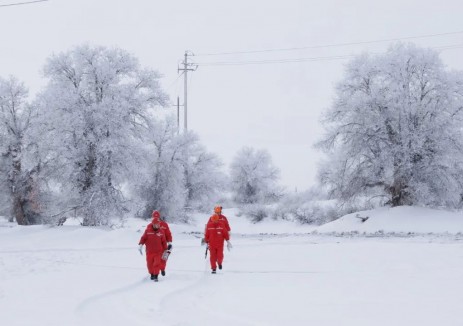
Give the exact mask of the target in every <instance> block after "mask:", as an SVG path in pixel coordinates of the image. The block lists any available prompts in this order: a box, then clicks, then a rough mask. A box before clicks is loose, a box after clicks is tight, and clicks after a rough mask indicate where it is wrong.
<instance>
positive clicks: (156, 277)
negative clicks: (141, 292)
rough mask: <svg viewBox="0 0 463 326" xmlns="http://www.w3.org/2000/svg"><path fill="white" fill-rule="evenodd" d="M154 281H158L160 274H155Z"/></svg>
mask: <svg viewBox="0 0 463 326" xmlns="http://www.w3.org/2000/svg"><path fill="white" fill-rule="evenodd" d="M153 281H155V282H158V274H156V275H154V278H153Z"/></svg>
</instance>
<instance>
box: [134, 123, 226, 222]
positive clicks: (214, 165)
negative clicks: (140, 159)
mask: <svg viewBox="0 0 463 326" xmlns="http://www.w3.org/2000/svg"><path fill="white" fill-rule="evenodd" d="M149 140H150V147H148V148H147V149H146V150H147V154H146V160H145V163H146V165H145V172H143V175H145V177H144V178H143V179H142V182H141V183H140V184H139V186H138V187H137V191H136V193H137V195H138V196H139V197H140V198H142V202H143V203H142V205H143V207H144V209H143V210H142V211H141V217H144V218H149V217H151V212H152V211H153V210H155V209H156V210H159V211H160V212H161V214H162V216H163V217H164V218H165V219H167V220H168V221H175V220H182V221H187V220H188V217H187V214H186V211H187V210H188V209H198V208H199V209H201V208H204V207H205V206H206V205H209V206H210V205H211V202H214V200H216V199H217V196H218V190H220V189H223V184H224V182H223V180H224V176H223V174H222V173H221V172H220V166H221V163H220V161H219V160H218V159H217V157H216V156H214V155H212V154H210V153H207V152H206V151H205V149H204V148H203V146H202V145H201V144H200V143H199V140H198V137H197V136H196V135H195V134H194V133H192V132H186V133H181V134H178V130H177V126H176V123H175V121H174V120H173V119H171V118H167V119H164V120H159V121H157V122H155V123H153V125H152V126H151V128H150V132H149ZM209 208H210V207H209Z"/></svg>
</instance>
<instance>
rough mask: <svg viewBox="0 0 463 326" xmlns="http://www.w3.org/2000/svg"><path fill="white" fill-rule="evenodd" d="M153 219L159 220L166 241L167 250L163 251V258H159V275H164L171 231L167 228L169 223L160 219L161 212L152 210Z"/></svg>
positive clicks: (170, 245)
mask: <svg viewBox="0 0 463 326" xmlns="http://www.w3.org/2000/svg"><path fill="white" fill-rule="evenodd" d="M152 217H153V219H155V218H157V219H159V220H160V222H161V225H160V229H161V230H162V231H163V232H164V235H165V236H166V241H167V252H164V254H163V259H162V260H161V275H162V276H165V275H166V265H167V258H169V255H170V251H171V250H172V233H171V232H170V229H169V224H167V222H166V221H164V220H163V219H161V214H160V213H159V212H158V211H153V214H152Z"/></svg>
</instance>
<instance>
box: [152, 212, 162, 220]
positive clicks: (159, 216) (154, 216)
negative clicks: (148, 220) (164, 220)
mask: <svg viewBox="0 0 463 326" xmlns="http://www.w3.org/2000/svg"><path fill="white" fill-rule="evenodd" d="M151 217H152V218H158V219H159V218H161V214H160V213H159V212H158V211H153V214H151Z"/></svg>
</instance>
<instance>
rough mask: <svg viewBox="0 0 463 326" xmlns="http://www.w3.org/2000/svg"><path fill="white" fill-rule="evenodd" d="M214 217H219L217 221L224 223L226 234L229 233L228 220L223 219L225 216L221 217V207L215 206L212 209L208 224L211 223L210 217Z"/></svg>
mask: <svg viewBox="0 0 463 326" xmlns="http://www.w3.org/2000/svg"><path fill="white" fill-rule="evenodd" d="M216 215H217V216H218V217H219V221H221V222H223V223H224V225H225V228H226V229H227V231H228V233H230V231H231V228H230V224H229V223H228V219H227V218H226V217H225V215H222V206H215V207H214V215H212V216H211V217H210V218H209V221H208V223H209V222H211V221H212V217H214V216H216Z"/></svg>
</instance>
